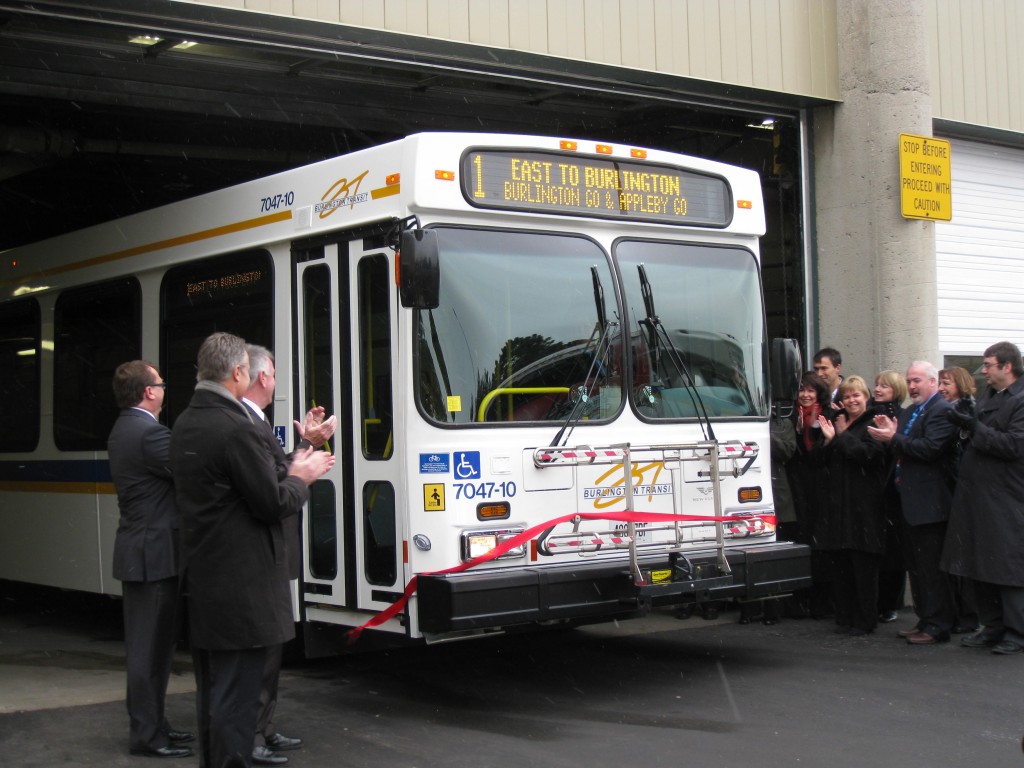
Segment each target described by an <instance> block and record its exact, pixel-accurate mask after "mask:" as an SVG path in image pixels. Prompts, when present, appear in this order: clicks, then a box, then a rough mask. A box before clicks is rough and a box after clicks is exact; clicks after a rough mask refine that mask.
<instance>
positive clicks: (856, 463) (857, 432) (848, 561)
mask: <svg viewBox="0 0 1024 768" xmlns="http://www.w3.org/2000/svg"><path fill="white" fill-rule="evenodd" d="M870 397H871V395H870V392H869V391H868V386H867V383H866V382H865V381H864V379H862V378H861V377H860V376H848V377H847V378H846V379H844V381H843V383H842V385H841V386H840V387H839V399H840V402H841V403H842V406H843V411H841V412H840V413H839V414H838V415H837V416H836V417H835V420H834V421H833V420H830V419H829V418H827V417H826V416H824V415H823V416H820V417H819V419H818V423H819V425H820V427H821V433H822V436H823V438H824V441H825V447H824V450H823V452H822V457H823V460H824V464H825V472H826V488H827V491H826V493H827V500H826V503H825V505H824V506H823V507H822V509H821V513H820V515H819V517H818V520H817V524H816V526H815V531H814V539H815V543H816V544H817V546H818V548H819V549H821V550H823V551H827V552H830V553H831V555H832V559H833V568H832V579H833V593H834V597H835V605H836V627H837V628H836V631H837V632H842V633H847V634H850V635H865V634H867V633H869V632H872V631H874V629H875V626H876V625H877V623H878V608H877V605H878V569H879V564H880V562H881V559H882V552H883V551H884V548H885V512H884V506H883V499H882V495H883V488H884V485H885V476H886V459H885V448H884V447H883V446H882V445H881V444H879V443H878V442H877V441H875V440H873V439H871V437H870V436H869V435H868V431H867V429H868V426H870V424H871V419H870V418H868V402H869V399H870Z"/></svg>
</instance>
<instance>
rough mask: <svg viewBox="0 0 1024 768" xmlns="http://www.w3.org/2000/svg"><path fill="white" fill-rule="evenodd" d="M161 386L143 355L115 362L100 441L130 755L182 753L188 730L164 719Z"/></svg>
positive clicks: (165, 461)
mask: <svg viewBox="0 0 1024 768" xmlns="http://www.w3.org/2000/svg"><path fill="white" fill-rule="evenodd" d="M166 386H167V385H166V384H165V383H164V381H163V379H162V378H161V376H160V373H159V371H157V369H156V366H155V365H153V364H152V363H149V362H146V361H145V360H132V361H131V362H127V363H123V364H122V365H120V366H118V368H117V370H116V371H115V372H114V380H113V387H114V399H115V401H116V402H117V405H118V406H119V407H120V408H121V414H120V416H118V419H117V421H116V422H114V427H113V429H111V431H110V437H109V438H108V439H107V450H108V451H109V453H110V476H111V478H112V479H113V481H114V488H115V489H116V490H117V505H118V508H119V509H120V512H121V518H120V521H119V522H118V526H117V536H116V537H115V539H114V578H115V579H119V580H120V581H121V591H122V594H123V596H124V597H123V600H122V603H123V608H124V640H125V656H126V660H127V666H128V690H127V696H126V702H127V705H128V718H129V749H130V750H131V753H132V754H133V755H149V756H153V757H187V756H189V755H191V754H192V750H191V748H189V747H186V746H181V744H182V743H185V742H188V741H191V740H192V739H193V738H194V736H193V734H191V733H188V732H185V731H177V730H175V729H173V728H171V726H170V725H169V724H168V722H167V719H166V717H165V716H164V698H165V696H166V694H167V680H168V678H169V677H170V674H171V662H172V661H173V659H174V648H175V641H176V639H177V636H178V630H179V626H180V617H179V604H180V599H179V590H178V510H177V507H176V506H175V503H174V484H173V482H172V480H171V462H170V458H171V457H170V446H171V431H170V430H169V429H168V428H167V427H165V426H164V425H163V424H161V423H160V422H158V421H157V416H159V415H160V409H161V408H162V407H163V403H164V390H165V387H166Z"/></svg>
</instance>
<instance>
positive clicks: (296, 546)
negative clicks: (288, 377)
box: [242, 344, 335, 765]
mask: <svg viewBox="0 0 1024 768" xmlns="http://www.w3.org/2000/svg"><path fill="white" fill-rule="evenodd" d="M246 352H248V354H249V389H247V390H246V392H245V394H244V395H243V396H242V402H243V403H245V405H246V406H248V407H249V409H250V410H251V411H252V413H253V416H254V417H255V418H256V420H257V422H258V423H259V424H260V425H262V427H263V433H264V436H265V438H266V440H267V445H268V447H269V448H270V450H271V452H272V453H273V454H274V465H275V468H276V469H277V473H278V476H279V477H281V478H283V477H285V475H286V474H287V472H288V464H289V463H290V462H291V456H288V455H285V452H284V449H283V448H282V447H281V444H280V443H279V442H278V440H277V437H276V435H275V434H274V428H273V426H272V425H271V424H270V423H269V422H268V421H267V419H266V414H265V413H264V410H265V409H266V408H267V407H268V406H269V405H270V404H271V403H272V402H273V401H274V389H275V387H276V386H277V378H276V377H277V370H276V368H275V366H274V356H273V354H272V353H271V352H270V350H269V349H267V348H266V347H261V346H259V345H258V344H248V345H246ZM294 424H295V428H296V430H297V431H298V433H299V436H300V438H301V439H300V440H299V444H298V446H297V450H300V451H301V450H305V449H307V448H309V447H310V446H312V447H313V448H318V449H319V448H322V447H323V446H324V444H325V443H326V442H327V440H329V439H330V437H331V435H333V434H334V425H335V418H334V416H331V418H329V419H326V420H325V419H324V409H323V407H322V406H318V407H316V408H313V409H312V410H310V411H309V412H308V413H307V414H306V417H305V419H304V420H303V421H302V422H301V423H300V422H298V421H296V422H294ZM300 523H301V520H300V515H291V516H290V517H286V518H285V519H284V520H283V521H282V523H281V524H282V525H283V527H284V534H285V547H286V548H287V551H288V577H289V578H290V579H297V578H299V576H300V575H301V574H300V571H301V567H302V556H301V555H302V539H301V537H300V528H301V525H300ZM282 652H283V646H282V645H275V646H272V647H270V648H268V649H267V663H266V667H265V669H264V672H263V685H262V686H261V690H260V713H259V718H258V719H257V721H256V741H255V744H254V746H253V751H252V761H253V762H254V763H256V764H258V765H285V764H286V763H287V762H288V758H287V757H285V756H284V755H278V754H276V753H275V751H285V750H290V749H299V748H300V747H302V739H297V738H294V737H290V736H285V735H284V734H282V733H278V732H277V730H276V729H275V728H274V712H275V710H276V709H277V691H278V683H279V681H280V676H281V659H282Z"/></svg>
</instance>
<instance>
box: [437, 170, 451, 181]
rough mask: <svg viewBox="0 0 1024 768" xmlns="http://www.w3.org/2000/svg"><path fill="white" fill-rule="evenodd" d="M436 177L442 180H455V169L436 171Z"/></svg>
mask: <svg viewBox="0 0 1024 768" xmlns="http://www.w3.org/2000/svg"><path fill="white" fill-rule="evenodd" d="M434 178H435V179H440V180H441V181H455V171H442V170H436V171H434Z"/></svg>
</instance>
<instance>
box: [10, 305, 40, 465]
mask: <svg viewBox="0 0 1024 768" xmlns="http://www.w3.org/2000/svg"><path fill="white" fill-rule="evenodd" d="M41 347H42V345H41V343H40V325H39V303H38V302H37V301H36V300H35V299H23V300H21V301H15V302H11V303H10V304H5V305H4V306H0V371H3V375H2V376H0V451H3V452H8V451H32V450H35V448H36V445H38V443H39V370H40V362H39V359H40V357H41V355H40V352H41Z"/></svg>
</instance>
